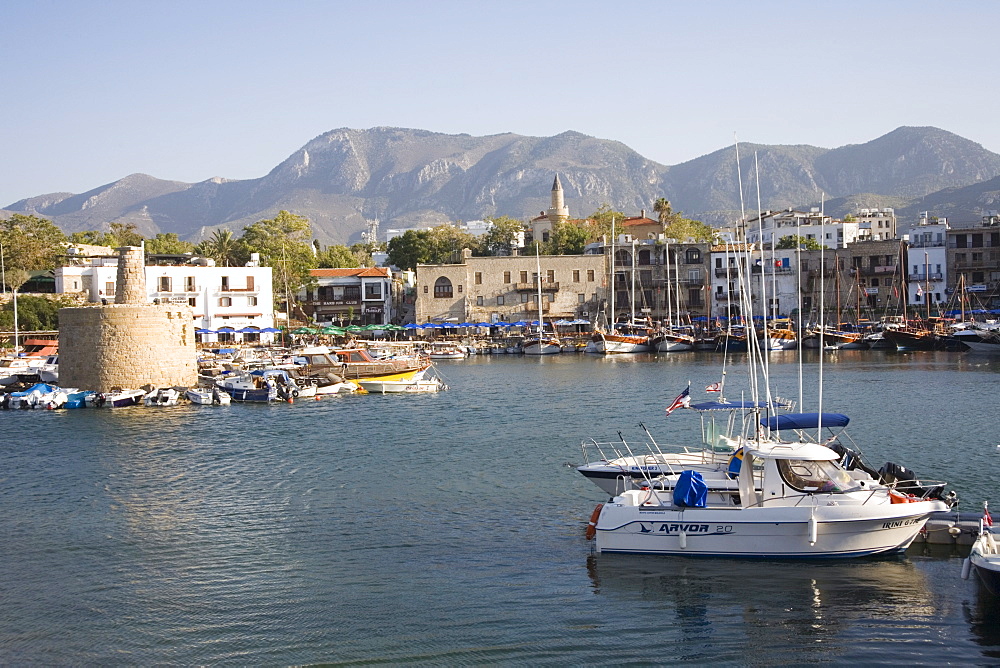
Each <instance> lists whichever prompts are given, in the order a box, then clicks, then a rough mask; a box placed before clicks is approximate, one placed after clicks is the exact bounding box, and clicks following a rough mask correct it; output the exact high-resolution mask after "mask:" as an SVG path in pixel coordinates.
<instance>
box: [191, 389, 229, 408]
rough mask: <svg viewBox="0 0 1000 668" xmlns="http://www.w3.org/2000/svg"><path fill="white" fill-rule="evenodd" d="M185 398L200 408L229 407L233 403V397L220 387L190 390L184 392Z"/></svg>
mask: <svg viewBox="0 0 1000 668" xmlns="http://www.w3.org/2000/svg"><path fill="white" fill-rule="evenodd" d="M184 396H185V397H186V398H187V400H188V401H190V402H191V403H192V404H198V405H199V406H228V405H229V404H230V403H231V402H232V397H230V396H229V395H228V394H227V393H226V392H225V391H223V390H222V389H220V388H218V387H213V388H211V389H206V388H197V387H192V388H188V389H187V390H185V391H184Z"/></svg>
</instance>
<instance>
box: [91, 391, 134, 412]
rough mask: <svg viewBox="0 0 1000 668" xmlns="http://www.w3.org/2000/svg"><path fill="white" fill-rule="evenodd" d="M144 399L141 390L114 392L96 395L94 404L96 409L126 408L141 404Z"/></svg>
mask: <svg viewBox="0 0 1000 668" xmlns="http://www.w3.org/2000/svg"><path fill="white" fill-rule="evenodd" d="M145 397H146V392H144V391H143V390H128V389H126V390H115V391H114V392H105V393H103V394H100V395H98V397H97V401H96V402H95V403H96V405H97V406H98V407H101V406H108V407H110V408H126V407H128V406H136V405H138V404H141V403H142V400H143V399H144V398H145Z"/></svg>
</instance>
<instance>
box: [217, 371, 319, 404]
mask: <svg viewBox="0 0 1000 668" xmlns="http://www.w3.org/2000/svg"><path fill="white" fill-rule="evenodd" d="M291 374H292V372H291V371H289V370H288V369H257V370H254V371H251V372H249V373H243V374H234V375H229V376H224V377H222V378H219V379H217V380H216V381H215V384H216V386H217V387H218V388H219V389H221V390H223V391H225V392H226V393H228V394H229V396H230V397H232V400H233V401H239V402H258V403H267V402H270V401H279V400H280V401H286V400H292V399H297V398H298V397H299V396H300V395H301V388H300V387H299V385H298V384H297V383H296V381H295V379H294V378H293V377H292V375H291ZM313 394H315V392H314V393H313Z"/></svg>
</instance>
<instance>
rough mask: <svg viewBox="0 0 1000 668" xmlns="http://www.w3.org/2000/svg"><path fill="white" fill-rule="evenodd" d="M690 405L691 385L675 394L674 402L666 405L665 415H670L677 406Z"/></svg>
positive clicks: (684, 406) (685, 406)
mask: <svg viewBox="0 0 1000 668" xmlns="http://www.w3.org/2000/svg"><path fill="white" fill-rule="evenodd" d="M690 405H691V386H690V385H689V386H688V387H685V388H684V391H683V392H681V393H680V394H678V395H677V398H676V399H674V403H672V404H670V405H669V406H667V415H670V414H671V413H673V412H674V411H675V410H677V409H678V408H687V407H688V406H690Z"/></svg>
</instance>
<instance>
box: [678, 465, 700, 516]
mask: <svg viewBox="0 0 1000 668" xmlns="http://www.w3.org/2000/svg"><path fill="white" fill-rule="evenodd" d="M707 500H708V485H706V484H705V480H704V479H703V478H702V477H701V474H700V473H698V472H697V471H681V475H680V477H679V478H678V479H677V485H675V486H674V505H675V506H681V507H682V508H704V507H705V504H706V501H707Z"/></svg>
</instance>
